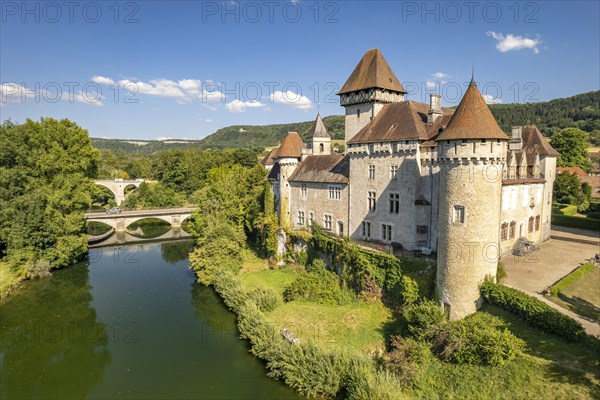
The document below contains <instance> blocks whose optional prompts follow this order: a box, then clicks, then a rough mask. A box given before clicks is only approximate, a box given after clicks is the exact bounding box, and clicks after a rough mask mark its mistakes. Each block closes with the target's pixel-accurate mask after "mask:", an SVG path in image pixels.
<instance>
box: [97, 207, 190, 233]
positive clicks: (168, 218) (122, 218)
mask: <svg viewBox="0 0 600 400" xmlns="http://www.w3.org/2000/svg"><path fill="white" fill-rule="evenodd" d="M193 210H194V208H183V209H174V210H165V209H159V210H142V211H123V212H122V213H120V214H105V213H90V214H86V216H85V218H86V220H87V221H88V222H102V223H104V224H106V225H108V226H110V227H111V228H114V229H115V231H117V232H123V231H126V230H127V227H128V226H129V225H131V224H133V223H134V222H137V221H140V220H143V219H147V218H153V219H159V220H161V221H165V222H166V223H168V224H169V225H171V227H172V228H177V227H181V224H182V223H183V221H185V220H186V219H187V218H189V217H191V215H192V211H193Z"/></svg>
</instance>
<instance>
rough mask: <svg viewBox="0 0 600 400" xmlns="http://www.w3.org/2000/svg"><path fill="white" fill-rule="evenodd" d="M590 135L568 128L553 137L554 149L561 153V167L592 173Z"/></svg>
mask: <svg viewBox="0 0 600 400" xmlns="http://www.w3.org/2000/svg"><path fill="white" fill-rule="evenodd" d="M588 146H589V142H588V134H587V133H585V132H584V131H582V130H580V129H577V128H566V129H563V130H562V131H560V132H558V133H557V134H556V135H554V136H553V137H552V147H554V149H556V151H558V152H559V153H560V157H558V166H559V167H580V168H582V169H584V170H586V171H590V170H591V168H592V165H591V164H590V162H589V161H588V151H587V148H588Z"/></svg>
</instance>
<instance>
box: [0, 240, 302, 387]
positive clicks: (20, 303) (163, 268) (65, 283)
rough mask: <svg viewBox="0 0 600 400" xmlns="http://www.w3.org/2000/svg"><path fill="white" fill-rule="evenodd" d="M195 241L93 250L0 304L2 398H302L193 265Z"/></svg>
mask: <svg viewBox="0 0 600 400" xmlns="http://www.w3.org/2000/svg"><path fill="white" fill-rule="evenodd" d="M190 246H191V241H178V242H163V243H150V244H148V243H145V244H142V245H131V246H115V247H104V248H99V249H92V250H90V254H89V260H88V261H85V262H81V263H79V264H76V265H74V266H72V267H69V268H66V269H64V270H60V271H56V272H54V273H53V274H52V276H51V277H50V278H47V279H41V280H36V281H31V282H26V283H25V285H24V287H23V288H21V289H20V290H19V291H18V292H17V293H16V294H14V295H13V296H11V297H10V298H9V299H7V300H5V301H4V302H3V303H1V304H0V398H2V399H9V398H56V399H70V398H77V399H80V398H90V399H99V398H102V399H107V398H110V399H113V398H137V399H158V398H161V399H165V398H169V399H172V398H195V399H298V398H299V397H298V396H297V395H296V394H295V393H294V392H293V391H292V390H291V389H289V388H287V387H286V386H284V385H283V384H282V383H280V382H278V381H275V380H273V379H271V378H268V377H267V376H266V370H265V368H264V365H263V364H262V363H261V362H260V361H259V360H257V359H255V358H254V357H252V356H251V355H250V354H249V353H248V345H247V343H246V342H244V341H242V340H240V339H239V338H238V333H237V331H236V328H235V318H234V315H233V314H232V313H231V312H229V311H228V310H227V309H226V308H225V306H224V305H223V304H222V302H221V301H220V299H219V298H218V296H217V295H216V294H215V292H214V291H213V290H212V289H211V288H207V287H204V286H201V285H198V284H197V283H195V279H194V274H193V272H192V271H190V270H189V269H188V258H187V255H188V251H189V249H190Z"/></svg>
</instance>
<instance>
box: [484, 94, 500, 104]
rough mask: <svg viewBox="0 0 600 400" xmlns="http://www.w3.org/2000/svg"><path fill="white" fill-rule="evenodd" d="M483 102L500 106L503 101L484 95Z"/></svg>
mask: <svg viewBox="0 0 600 400" xmlns="http://www.w3.org/2000/svg"><path fill="white" fill-rule="evenodd" d="M483 100H485V103H486V104H500V103H502V99H500V98H494V97H493V96H492V95H489V94H484V95H483Z"/></svg>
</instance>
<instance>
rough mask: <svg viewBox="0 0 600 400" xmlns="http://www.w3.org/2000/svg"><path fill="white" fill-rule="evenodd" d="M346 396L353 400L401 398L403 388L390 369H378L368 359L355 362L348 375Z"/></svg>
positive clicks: (398, 399) (390, 399) (394, 399)
mask: <svg viewBox="0 0 600 400" xmlns="http://www.w3.org/2000/svg"><path fill="white" fill-rule="evenodd" d="M345 394H346V396H345V398H347V399H351V400H400V399H403V398H406V396H403V395H402V388H401V387H400V383H399V382H398V379H397V378H396V377H395V376H394V375H393V374H392V373H391V372H389V371H386V370H376V369H375V368H374V367H373V365H371V363H369V362H368V361H366V360H359V361H357V362H353V363H352V365H351V367H350V371H349V373H348V377H347V383H346V393H345Z"/></svg>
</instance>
